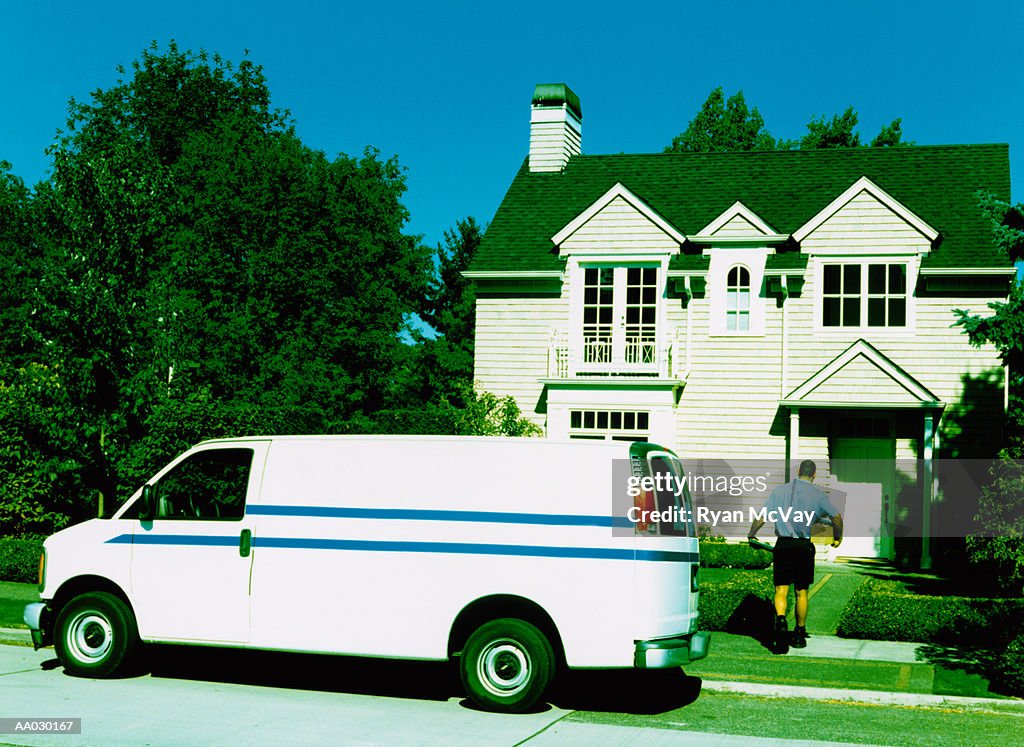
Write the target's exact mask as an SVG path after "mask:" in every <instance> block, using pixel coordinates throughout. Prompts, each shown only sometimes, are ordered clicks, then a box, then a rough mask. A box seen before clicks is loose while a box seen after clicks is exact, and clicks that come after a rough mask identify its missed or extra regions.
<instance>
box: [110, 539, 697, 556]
mask: <svg viewBox="0 0 1024 747" xmlns="http://www.w3.org/2000/svg"><path fill="white" fill-rule="evenodd" d="M132 541H133V540H132V535H130V534H122V535H118V536H117V537H114V538H112V539H109V540H107V542H108V543H112V544H131V543H132ZM135 542H136V543H138V544H146V545H192V546H195V545H205V546H222V545H230V546H235V545H237V544H238V537H216V536H214V537H201V536H195V535H182V534H143V535H139V536H137V537H135ZM252 544H253V546H254V547H268V548H270V547H276V548H287V549H294V550H350V551H363V552H419V553H447V554H457V555H511V556H519V557H535V558H584V559H589V560H645V561H655V562H672V563H696V562H697V561H698V559H699V556H698V554H697V553H695V552H672V551H669V550H635V551H634V550H627V549H624V548H623V549H618V548H611V547H547V546H543V545H492V544H478V543H463V542H397V541H394V542H392V541H383V540H344V539H315V538H307V537H253V539H252Z"/></svg>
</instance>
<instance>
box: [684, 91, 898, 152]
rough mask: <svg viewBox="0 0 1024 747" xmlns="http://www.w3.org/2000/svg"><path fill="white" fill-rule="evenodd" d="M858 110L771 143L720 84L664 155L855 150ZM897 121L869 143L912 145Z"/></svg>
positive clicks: (752, 112)
mask: <svg viewBox="0 0 1024 747" xmlns="http://www.w3.org/2000/svg"><path fill="white" fill-rule="evenodd" d="M857 120H858V117H857V112H855V111H854V110H853V107H852V106H851V107H848V108H847V109H846V111H844V112H843V113H842V114H836V115H833V116H832V117H831V118H828V119H826V118H825V117H824V116H819V117H812V118H811V121H810V122H808V123H807V132H806V134H804V136H803V137H802V138H800V140H798V141H797V140H784V139H776V138H774V137H772V136H771V134H769V132H768V130H767V129H766V128H765V123H764V117H762V116H761V113H760V112H759V111H758V110H757V107H754V108H753V109H750V108H749V107H748V106H747V102H746V100H745V99H744V97H743V91H737V92H736V93H735V94H734V95H733V96H731V97H730V98H729V99H728V100H726V99H725V94H724V93H723V91H722V88H721V86H719V87H718V88H716V89H714V90H713V91H712V92H711V93H710V94H709V95H708V97H707V99H706V100H705V101H704V104H703V105H702V106H701V109H700V111H699V112H698V113H697V116H696V117H694V118H693V119H692V120H691V121H690V124H689V125H688V126H687V128H686V130H685V131H684V132H682V133H680V134H679V135H676V136H675V137H674V138H672V144H671V145H669V146H668V147H666V148H665V152H666V153H673V152H695V153H715V152H720V151H753V150H792V149H794V148H800V149H801V150H812V149H816V148H855V147H858V146H860V145H861V141H860V133H859V132H857V131H856V127H857ZM902 138H903V127H902V120H900V119H894V120H893V121H892V122H890V123H889V124H887V125H884V126H883V127H882V129H881V131H880V132H879V133H878V135H876V136H875V138H874V139H873V140H872V141H871V146H872V147H893V146H898V145H912V144H913V143H909V142H904V141H903V139H902Z"/></svg>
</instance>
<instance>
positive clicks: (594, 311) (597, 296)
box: [583, 267, 615, 363]
mask: <svg viewBox="0 0 1024 747" xmlns="http://www.w3.org/2000/svg"><path fill="white" fill-rule="evenodd" d="M614 281H615V270H614V268H612V267H588V268H586V270H584V272H583V360H584V362H586V363H611V360H612V318H613V315H614V311H615V307H614V305H613V303H614Z"/></svg>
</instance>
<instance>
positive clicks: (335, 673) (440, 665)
mask: <svg viewBox="0 0 1024 747" xmlns="http://www.w3.org/2000/svg"><path fill="white" fill-rule="evenodd" d="M147 654H148V656H147V659H148V662H147V663H148V664H149V666H150V671H151V672H152V675H153V676H154V677H168V678H174V679H185V680H203V681H208V682H228V683H233V684H239V685H257V686H261V687H279V688H291V689H295V690H321V691H324V692H338V693H352V694H357V695H377V696H382V697H388V698H412V699H417V700H441V701H444V700H448V699H449V698H451V697H456V696H460V695H465V693H464V691H463V690H462V685H461V683H460V682H459V677H458V672H457V671H456V669H455V667H454V666H452V665H451V664H450V663H448V662H432V661H431V662H424V661H396V660H393V659H369V658H360V657H352V656H327V655H318V654H294V653H282V652H276V651H244V650H239V649H217V648H206V647H196V646H152V647H150V649H149V651H148V652H147Z"/></svg>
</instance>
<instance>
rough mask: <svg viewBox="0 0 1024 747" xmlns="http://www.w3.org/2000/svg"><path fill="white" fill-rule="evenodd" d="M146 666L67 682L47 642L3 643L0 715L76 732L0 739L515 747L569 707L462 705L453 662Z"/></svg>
mask: <svg viewBox="0 0 1024 747" xmlns="http://www.w3.org/2000/svg"><path fill="white" fill-rule="evenodd" d="M152 664H153V673H152V674H146V675H141V676H138V677H131V678H126V679H120V680H88V679H77V678H74V677H69V676H67V675H65V674H64V672H63V670H62V669H61V668H60V667H59V666H57V662H56V660H55V659H54V655H53V649H44V650H42V651H38V652H34V651H32V649H31V648H25V647H20V646H0V711H2V713H0V716H4V717H11V718H40V719H42V718H60V719H66V718H76V717H80V718H81V719H82V733H81V736H72V735H62V736H43V735H30V734H18V735H11V734H5V735H0V744H3V743H10V744H23V745H34V744H38V745H53V744H62V745H63V744H68V745H71V744H76V745H78V744H95V745H143V744H159V745H177V744H180V745H195V744H204V745H237V744H240V743H246V742H248V743H254V744H281V745H286V744H304V745H308V744H327V743H334V744H340V743H345V744H382V743H390V744H452V745H462V744H464V745H478V744H505V745H511V744H517V743H519V742H522V741H524V740H527V739H529V738H530V737H532V736H534V735H536V734H537V733H539V732H541V731H542V730H544V729H545V728H546V727H548V726H549V725H550V724H552V723H554V722H555V721H557V720H558V719H560V718H561V717H562V716H564V715H565V713H566V711H562V710H559V709H555V708H549V709H547V710H545V711H543V712H540V713H535V714H526V715H519V716H503V715H500V714H492V713H484V712H481V711H477V710H474V709H473V708H471V707H469V706H468V704H467V703H466V701H465V700H464V698H463V697H462V696H461V693H460V689H459V686H458V682H457V680H456V679H455V678H454V677H453V676H452V672H451V670H450V669H449V668H447V667H445V666H443V665H438V664H433V663H416V662H392V661H379V662H375V661H369V660H352V659H338V658H331V657H322V656H295V655H285V654H273V653H254V652H240V651H223V650H208V649H195V648H188V649H186V648H177V647H167V648H163V649H161V650H159V651H158V652H156V655H155V656H154V657H153V661H152Z"/></svg>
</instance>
